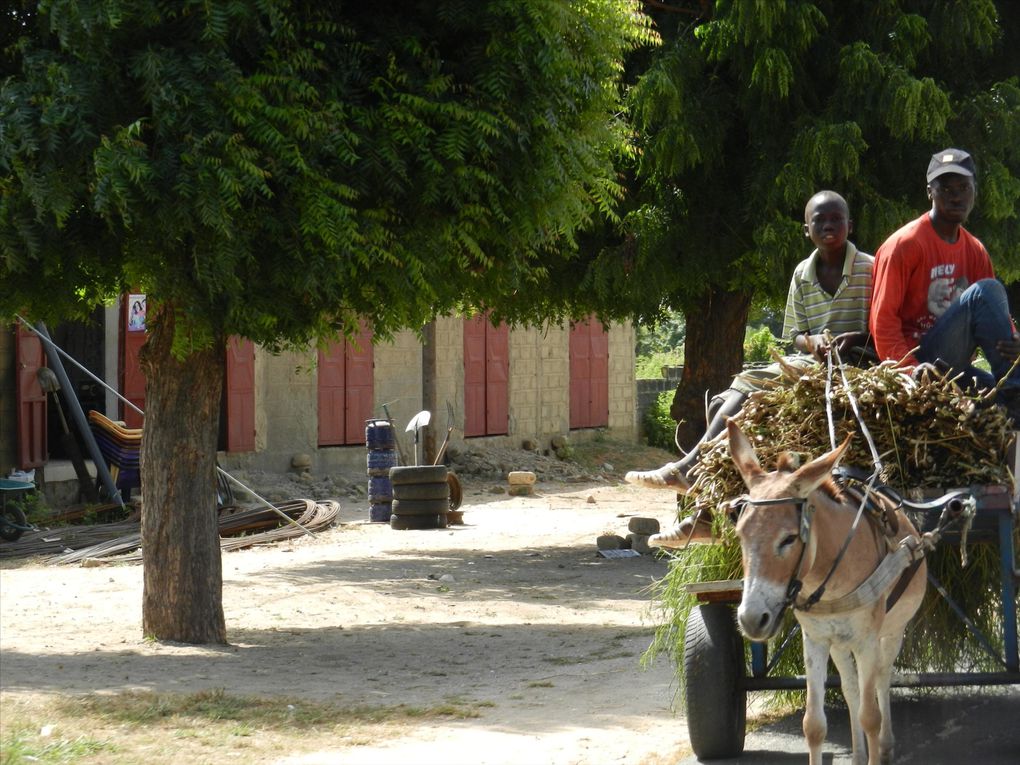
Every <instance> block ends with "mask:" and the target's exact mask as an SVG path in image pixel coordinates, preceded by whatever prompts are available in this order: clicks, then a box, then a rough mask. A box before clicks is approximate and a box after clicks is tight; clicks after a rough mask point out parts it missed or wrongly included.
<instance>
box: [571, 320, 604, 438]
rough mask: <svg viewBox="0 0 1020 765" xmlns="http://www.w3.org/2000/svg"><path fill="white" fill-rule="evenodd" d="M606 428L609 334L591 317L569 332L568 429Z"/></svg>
mask: <svg viewBox="0 0 1020 765" xmlns="http://www.w3.org/2000/svg"><path fill="white" fill-rule="evenodd" d="M608 424H609V334H608V333H607V332H606V330H605V327H603V326H602V323H601V322H599V321H598V320H596V319H595V317H591V318H589V319H588V321H587V322H585V323H584V324H576V325H574V326H573V327H571V330H570V427H571V428H597V427H604V426H606V425H608Z"/></svg>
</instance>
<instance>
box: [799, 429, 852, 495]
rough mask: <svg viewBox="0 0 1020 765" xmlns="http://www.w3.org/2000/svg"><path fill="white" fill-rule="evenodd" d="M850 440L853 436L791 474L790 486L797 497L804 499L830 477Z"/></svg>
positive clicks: (848, 446)
mask: <svg viewBox="0 0 1020 765" xmlns="http://www.w3.org/2000/svg"><path fill="white" fill-rule="evenodd" d="M851 440H853V436H852V435H850V436H847V437H846V440H845V441H844V442H843V443H841V444H840V445H839V446H837V447H836V448H835V449H833V450H832V451H831V452H826V453H825V454H823V455H822V456H821V457H817V458H816V459H813V460H811V461H810V462H809V463H807V464H806V465H804V466H803V467H802V468H800V469H799V470H797V472H796V473H794V474H793V484H792V485H793V486H794V487H796V490H797V495H798V496H801V497H806V496H807V495H808V494H810V493H811V492H812V491H814V490H815V489H816V488H817V487H818V485H819V484H821V483H822V481H824V480H825V479H826V478H828V477H829V476H830V475H832V469H833V468H834V467H836V465H837V464H838V463H839V461H840V459H842V458H843V455H844V454H845V453H846V451H847V449H849V448H850V441H851Z"/></svg>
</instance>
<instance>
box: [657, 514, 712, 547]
mask: <svg viewBox="0 0 1020 765" xmlns="http://www.w3.org/2000/svg"><path fill="white" fill-rule="evenodd" d="M716 541H717V540H716V538H715V537H714V536H713V535H712V514H711V513H710V512H708V511H707V510H703V511H701V512H700V513H695V514H694V515H688V516H687V517H686V518H684V519H683V520H682V521H680V522H679V523H678V524H677V525H676V526H674V527H673V528H672V529H670V530H669V531H665V532H663V533H661V534H653V535H652V536H651V537H649V539H648V544H649V545H650V546H652V547H670V548H682V547H686V546H687V545H689V544H691V545H710V544H713V543H715V542H716Z"/></svg>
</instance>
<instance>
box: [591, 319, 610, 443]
mask: <svg viewBox="0 0 1020 765" xmlns="http://www.w3.org/2000/svg"><path fill="white" fill-rule="evenodd" d="M590 322H591V323H590V329H591V331H590V333H589V337H590V338H591V345H590V346H589V347H590V348H591V354H590V357H589V358H590V359H591V366H590V369H591V388H590V393H591V408H590V409H589V415H588V416H589V421H590V422H591V424H590V425H589V426H588V427H592V428H604V427H606V426H608V425H609V333H608V332H607V331H606V328H605V327H604V326H603V325H602V322H600V321H598V320H597V319H595V317H592V318H591V320H590Z"/></svg>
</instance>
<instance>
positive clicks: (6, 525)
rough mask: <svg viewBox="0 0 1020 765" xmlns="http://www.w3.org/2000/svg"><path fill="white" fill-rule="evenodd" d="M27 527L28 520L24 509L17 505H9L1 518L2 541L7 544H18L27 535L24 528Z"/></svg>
mask: <svg viewBox="0 0 1020 765" xmlns="http://www.w3.org/2000/svg"><path fill="white" fill-rule="evenodd" d="M27 525H28V520H27V519H26V518H25V513H24V512H23V511H22V509H21V508H20V507H18V506H17V505H15V504H12V503H7V504H6V505H5V506H4V508H3V514H2V516H0V539H3V540H4V541H5V542H17V541H18V540H19V539H21V535H22V534H24V533H25V528H24V527H25V526H27Z"/></svg>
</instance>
